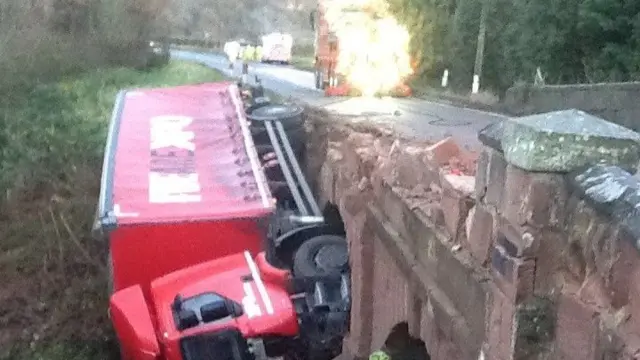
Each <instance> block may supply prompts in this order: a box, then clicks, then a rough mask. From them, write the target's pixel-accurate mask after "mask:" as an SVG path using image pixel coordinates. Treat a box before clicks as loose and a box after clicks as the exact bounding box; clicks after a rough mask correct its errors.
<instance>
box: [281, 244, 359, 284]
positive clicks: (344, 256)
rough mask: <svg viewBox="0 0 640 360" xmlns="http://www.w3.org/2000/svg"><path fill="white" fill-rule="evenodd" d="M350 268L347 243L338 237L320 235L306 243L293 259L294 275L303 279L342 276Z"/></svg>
mask: <svg viewBox="0 0 640 360" xmlns="http://www.w3.org/2000/svg"><path fill="white" fill-rule="evenodd" d="M348 266H349V248H348V246H347V241H346V240H345V238H343V237H341V236H336V235H320V236H317V237H314V238H311V239H309V240H307V241H305V242H304V243H303V244H302V245H301V246H300V248H298V250H297V251H296V253H295V255H294V258H293V274H294V275H295V276H296V277H302V278H312V277H318V276H326V275H337V274H342V273H344V272H345V271H347V270H348Z"/></svg>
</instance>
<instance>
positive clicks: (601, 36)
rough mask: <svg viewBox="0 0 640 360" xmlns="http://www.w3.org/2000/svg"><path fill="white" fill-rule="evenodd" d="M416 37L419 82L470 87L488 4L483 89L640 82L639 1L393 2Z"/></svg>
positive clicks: (444, 0) (475, 0)
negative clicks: (446, 78)
mask: <svg viewBox="0 0 640 360" xmlns="http://www.w3.org/2000/svg"><path fill="white" fill-rule="evenodd" d="M389 1H390V3H391V5H392V7H393V9H394V12H395V13H396V15H397V17H398V19H399V20H401V21H402V22H403V23H404V24H406V25H407V26H408V28H409V30H410V32H411V34H412V42H411V48H412V53H413V55H414V58H415V59H416V60H418V71H417V75H418V76H419V80H420V81H422V82H430V83H434V82H436V81H437V82H438V83H439V81H440V77H441V76H442V73H443V71H444V69H449V71H450V74H451V78H450V80H451V84H452V85H453V86H454V87H457V88H460V89H465V90H468V89H470V88H471V82H472V74H473V68H474V62H475V56H476V44H477V40H478V29H479V25H480V17H481V11H482V6H483V3H485V6H486V9H485V10H486V15H487V16H486V18H487V22H486V24H487V28H486V29H487V30H486V47H485V57H484V68H483V73H482V83H483V86H485V87H488V88H491V89H493V90H496V91H499V92H502V91H504V90H505V89H506V88H508V87H509V86H511V85H513V84H514V83H518V82H527V83H531V82H533V80H534V76H535V74H536V69H537V68H538V67H539V68H540V71H541V73H542V75H543V77H544V80H545V82H546V83H547V84H570V83H593V82H618V81H634V80H640V56H638V54H640V1H637V0H616V1H607V0H467V1H461V0H428V1H424V0H389Z"/></svg>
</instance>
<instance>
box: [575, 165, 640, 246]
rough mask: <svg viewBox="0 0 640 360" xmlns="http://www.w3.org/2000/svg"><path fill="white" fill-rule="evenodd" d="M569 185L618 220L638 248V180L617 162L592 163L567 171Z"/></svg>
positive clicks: (639, 223) (639, 206)
mask: <svg viewBox="0 0 640 360" xmlns="http://www.w3.org/2000/svg"><path fill="white" fill-rule="evenodd" d="M567 182H568V183H569V186H570V188H571V189H573V190H574V191H576V192H577V193H579V194H580V195H581V196H582V197H583V198H584V199H585V200H586V201H587V202H588V203H589V204H590V205H592V206H593V207H594V208H595V209H597V210H598V211H600V212H602V213H604V214H605V215H607V216H610V217H611V218H612V219H613V220H614V221H616V222H618V223H620V225H621V227H622V228H623V229H624V230H625V231H626V232H627V233H628V235H630V236H628V237H627V238H629V239H631V240H632V242H633V246H634V247H635V248H636V249H638V251H640V180H638V179H637V178H636V177H634V176H633V175H631V174H630V173H628V172H627V171H625V170H623V169H621V168H620V167H617V166H607V165H594V166H591V167H588V168H583V169H580V170H576V171H575V172H573V173H571V174H568V175H567Z"/></svg>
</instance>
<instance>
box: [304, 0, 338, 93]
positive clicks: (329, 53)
mask: <svg viewBox="0 0 640 360" xmlns="http://www.w3.org/2000/svg"><path fill="white" fill-rule="evenodd" d="M325 11H326V9H325V8H324V7H323V5H322V1H319V2H318V7H317V8H316V10H313V11H312V12H311V14H310V21H311V28H312V29H313V30H314V52H315V54H314V61H315V69H314V77H315V86H316V89H319V90H325V89H326V88H327V87H329V86H337V85H338V74H337V72H336V65H337V63H338V37H337V36H336V34H335V33H333V32H332V31H331V30H330V29H329V23H328V22H327V19H326V17H325Z"/></svg>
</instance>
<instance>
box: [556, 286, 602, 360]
mask: <svg viewBox="0 0 640 360" xmlns="http://www.w3.org/2000/svg"><path fill="white" fill-rule="evenodd" d="M557 314H558V315H557V326H556V348H557V352H558V354H559V355H560V356H562V358H564V359H581V360H596V359H598V357H597V352H598V351H597V349H598V339H599V338H600V336H599V330H600V329H599V321H598V318H597V315H598V314H597V313H596V312H595V311H594V310H593V309H591V308H590V307H589V306H587V305H586V304H584V303H582V302H581V301H580V300H579V299H577V298H575V297H573V296H572V295H568V294H563V295H562V296H560V300H559V303H558V310H557ZM598 360H599V359H598Z"/></svg>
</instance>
